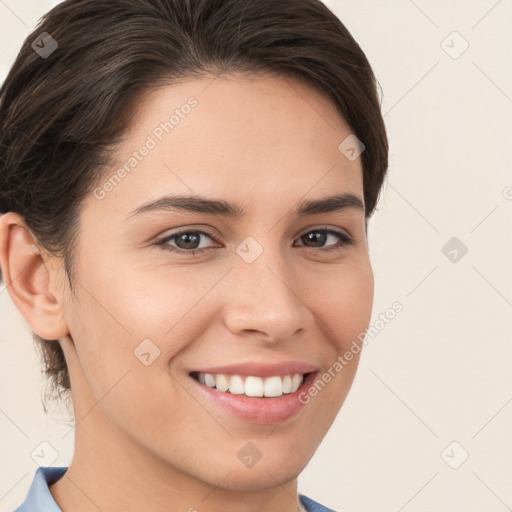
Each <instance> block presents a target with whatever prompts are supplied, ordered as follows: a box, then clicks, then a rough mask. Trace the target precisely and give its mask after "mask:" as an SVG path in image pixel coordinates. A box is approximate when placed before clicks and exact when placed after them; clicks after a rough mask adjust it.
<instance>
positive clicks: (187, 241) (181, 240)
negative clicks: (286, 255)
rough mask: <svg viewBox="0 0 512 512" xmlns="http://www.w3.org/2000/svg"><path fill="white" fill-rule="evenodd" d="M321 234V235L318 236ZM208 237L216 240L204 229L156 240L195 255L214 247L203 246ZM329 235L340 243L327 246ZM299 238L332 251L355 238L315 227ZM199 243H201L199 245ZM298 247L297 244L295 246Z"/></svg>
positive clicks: (167, 248)
mask: <svg viewBox="0 0 512 512" xmlns="http://www.w3.org/2000/svg"><path fill="white" fill-rule="evenodd" d="M318 235H320V236H318ZM203 236H204V237H207V238H209V239H210V240H213V241H214V242H216V241H217V240H216V239H215V237H213V236H212V235H210V234H209V233H206V232H204V231H192V230H188V231H179V232H178V233H173V234H171V235H168V236H166V237H164V238H162V239H160V240H158V241H157V242H156V244H155V245H158V246H161V248H162V249H164V250H167V251H171V252H177V253H182V254H187V255H194V254H196V253H200V252H203V251H206V250H208V249H212V248H213V247H201V246H200V245H201V244H200V242H201V237H203ZM329 236H331V237H334V238H335V239H336V240H338V243H335V244H328V245H327V246H325V243H326V241H327V240H328V238H329ZM174 240H176V245H170V244H169V242H171V241H174ZM299 240H301V241H302V244H301V245H299V246H298V247H301V246H303V247H307V248H308V249H314V248H318V249H320V250H322V251H324V252H326V251H332V250H341V249H343V248H344V247H346V246H349V245H352V244H353V243H354V239H353V238H351V237H350V236H348V235H346V234H345V233H343V232H341V231H337V230H334V229H314V230H312V231H308V232H307V233H304V234H303V235H301V236H300V237H299ZM304 241H306V242H312V243H313V244H317V245H313V246H307V245H305V244H304ZM198 244H199V245H198ZM294 247H297V246H294Z"/></svg>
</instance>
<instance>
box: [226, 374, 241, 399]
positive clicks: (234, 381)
mask: <svg viewBox="0 0 512 512" xmlns="http://www.w3.org/2000/svg"><path fill="white" fill-rule="evenodd" d="M229 392H230V393H233V394H234V395H243V394H244V393H245V387H244V381H243V380H242V377H240V376H238V375H233V376H232V377H231V378H230V379H229Z"/></svg>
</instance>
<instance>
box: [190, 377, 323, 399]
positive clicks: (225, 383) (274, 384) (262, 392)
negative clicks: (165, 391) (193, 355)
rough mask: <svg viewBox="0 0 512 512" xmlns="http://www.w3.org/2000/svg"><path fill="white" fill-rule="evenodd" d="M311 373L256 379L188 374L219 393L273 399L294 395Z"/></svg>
mask: <svg viewBox="0 0 512 512" xmlns="http://www.w3.org/2000/svg"><path fill="white" fill-rule="evenodd" d="M311 373H316V372H309V373H304V374H302V373H291V374H288V375H275V376H270V377H258V376H255V375H247V376H246V375H227V374H223V373H216V374H213V373H202V372H190V376H191V377H192V378H193V379H195V380H196V381H198V382H199V383H201V384H202V385H204V386H208V387H209V388H212V389H215V390H216V391H219V392H221V393H228V394H233V395H245V396H249V397H262V398H263V397H264V398H275V397H280V396H283V395H290V394H292V393H295V392H296V391H297V390H298V389H299V388H300V387H301V386H302V384H303V383H304V381H305V380H306V379H307V377H308V376H309V375H311Z"/></svg>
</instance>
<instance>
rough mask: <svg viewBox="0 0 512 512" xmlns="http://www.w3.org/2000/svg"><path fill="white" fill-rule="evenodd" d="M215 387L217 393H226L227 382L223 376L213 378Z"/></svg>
mask: <svg viewBox="0 0 512 512" xmlns="http://www.w3.org/2000/svg"><path fill="white" fill-rule="evenodd" d="M215 387H216V388H217V389H218V390H219V391H227V390H228V389H229V380H228V379H227V377H226V376H225V375H222V374H218V375H216V376H215Z"/></svg>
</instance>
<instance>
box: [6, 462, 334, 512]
mask: <svg viewBox="0 0 512 512" xmlns="http://www.w3.org/2000/svg"><path fill="white" fill-rule="evenodd" d="M67 469H68V468H67V467H55V468H54V467H39V468H37V471H36V473H35V475H34V480H33V481H32V484H31V485H30V488H29V490H28V494H27V497H26V498H25V501H24V502H23V503H22V504H21V505H20V506H19V507H18V508H17V509H16V510H15V511H14V512H62V510H61V509H60V508H59V506H58V505H57V503H55V500H54V499H53V496H52V495H51V493H50V489H49V486H50V485H51V484H53V483H55V482H56V481H57V480H59V478H61V477H62V476H63V475H64V473H65V472H66V471H67ZM299 499H300V501H301V503H302V504H303V505H304V508H306V510H307V511H308V512H335V511H334V510H332V509H330V508H327V507H324V506H323V505H321V504H320V503H317V502H316V501H314V500H312V499H311V498H308V497H307V496H304V495H303V494H300V493H299Z"/></svg>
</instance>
